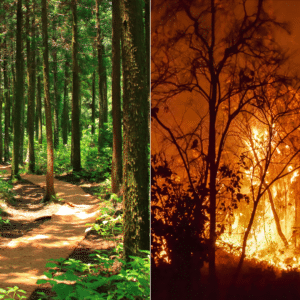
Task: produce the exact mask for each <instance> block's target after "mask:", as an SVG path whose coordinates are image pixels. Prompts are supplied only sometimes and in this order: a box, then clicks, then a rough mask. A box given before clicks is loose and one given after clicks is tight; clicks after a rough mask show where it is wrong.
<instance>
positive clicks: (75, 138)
mask: <svg viewBox="0 0 300 300" xmlns="http://www.w3.org/2000/svg"><path fill="white" fill-rule="evenodd" d="M71 6H72V22H73V23H72V61H73V67H72V68H73V86H72V155H71V157H72V166H73V171H80V170H81V161H80V109H79V74H78V60H77V52H78V50H77V48H78V36H77V0H72V2H71Z"/></svg>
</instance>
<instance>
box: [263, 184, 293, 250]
mask: <svg viewBox="0 0 300 300" xmlns="http://www.w3.org/2000/svg"><path fill="white" fill-rule="evenodd" d="M265 187H266V185H265ZM267 191H268V195H269V200H270V203H271V209H272V213H273V216H274V221H275V224H276V229H277V233H278V235H279V236H280V238H281V240H282V242H283V243H284V246H285V247H286V248H288V247H289V243H288V241H287V239H286V237H285V235H284V234H283V232H282V230H281V226H280V221H279V218H278V215H277V212H276V209H275V205H274V201H273V196H272V193H271V191H270V189H268V190H267Z"/></svg>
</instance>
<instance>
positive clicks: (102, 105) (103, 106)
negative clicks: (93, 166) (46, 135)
mask: <svg viewBox="0 0 300 300" xmlns="http://www.w3.org/2000/svg"><path fill="white" fill-rule="evenodd" d="M99 4H100V0H96V20H97V53H98V73H99V136H98V150H99V152H100V150H101V149H102V147H103V134H104V131H105V127H104V123H107V87H106V68H105V64H104V55H105V49H104V45H103V36H102V35H101V29H100V17H99Z"/></svg>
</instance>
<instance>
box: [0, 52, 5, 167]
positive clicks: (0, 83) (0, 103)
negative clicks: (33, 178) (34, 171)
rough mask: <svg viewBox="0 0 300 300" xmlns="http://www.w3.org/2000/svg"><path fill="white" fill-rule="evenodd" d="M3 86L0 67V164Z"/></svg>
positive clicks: (1, 152)
mask: <svg viewBox="0 0 300 300" xmlns="http://www.w3.org/2000/svg"><path fill="white" fill-rule="evenodd" d="M2 57H3V56H2V51H0V59H1V60H2ZM1 86H2V72H1V68H0V164H2V162H3V133H2V103H3V97H4V95H3V90H2V88H1Z"/></svg>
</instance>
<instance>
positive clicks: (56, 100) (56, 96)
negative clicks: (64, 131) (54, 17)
mask: <svg viewBox="0 0 300 300" xmlns="http://www.w3.org/2000/svg"><path fill="white" fill-rule="evenodd" d="M55 30H56V23H55V22H54V21H53V41H54V44H56V33H55ZM52 55H53V79H54V149H57V147H58V144H59V122H58V119H59V116H58V105H59V93H58V88H57V47H55V48H54V49H53V54H52Z"/></svg>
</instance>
